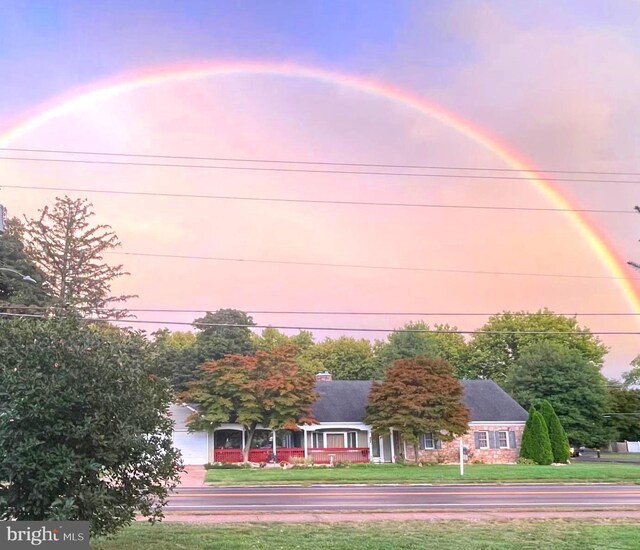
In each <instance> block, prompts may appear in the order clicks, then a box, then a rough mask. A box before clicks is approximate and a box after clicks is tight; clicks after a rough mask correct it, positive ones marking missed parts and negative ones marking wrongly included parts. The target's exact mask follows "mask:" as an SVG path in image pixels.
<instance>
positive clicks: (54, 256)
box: [24, 197, 133, 318]
mask: <svg viewBox="0 0 640 550" xmlns="http://www.w3.org/2000/svg"><path fill="white" fill-rule="evenodd" d="M92 208H93V205H92V204H91V203H90V202H88V201H87V200H86V199H71V198H69V197H63V198H60V197H57V198H56V203H55V205H54V206H53V208H49V207H48V206H45V207H44V208H43V209H42V210H40V215H39V216H38V217H36V218H33V219H27V220H26V226H25V233H24V234H25V250H26V253H27V256H28V257H29V259H30V260H31V261H32V262H33V263H34V264H35V265H36V266H37V267H38V269H39V270H40V271H41V272H42V273H43V276H44V281H45V283H46V285H47V291H48V292H49V293H50V294H51V296H52V297H53V298H54V299H55V302H56V303H57V305H61V306H64V307H71V308H73V309H75V310H77V311H78V312H80V313H82V314H86V315H92V316H97V317H106V316H109V317H116V318H122V317H126V316H127V315H128V314H127V312H125V311H122V310H121V309H114V308H113V307H112V306H113V304H116V303H119V302H124V301H126V300H127V299H129V298H132V297H133V296H111V285H112V283H113V282H114V281H115V280H117V279H119V278H120V277H122V276H124V275H128V273H127V272H126V271H125V270H124V268H123V266H122V265H109V264H108V263H107V262H105V260H104V258H103V255H104V254H105V253H109V252H111V251H113V250H115V249H116V248H118V247H119V246H120V241H119V240H118V237H117V235H116V234H115V233H114V232H113V231H112V230H111V227H110V226H108V225H105V224H93V223H92V218H93V217H94V216H95V213H94V212H93V210H92Z"/></svg>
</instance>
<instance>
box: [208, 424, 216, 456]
mask: <svg viewBox="0 0 640 550" xmlns="http://www.w3.org/2000/svg"><path fill="white" fill-rule="evenodd" d="M211 433H212V435H213V445H211V462H212V463H214V464H215V461H216V429H215V428H214V429H213V431H212V432H211ZM208 449H209V431H208V430H207V452H208Z"/></svg>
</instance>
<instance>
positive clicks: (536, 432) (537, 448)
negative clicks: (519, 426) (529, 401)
mask: <svg viewBox="0 0 640 550" xmlns="http://www.w3.org/2000/svg"><path fill="white" fill-rule="evenodd" d="M520 456H521V457H523V458H528V459H530V460H533V461H534V462H536V463H537V464H551V463H552V462H553V452H552V451H551V441H550V439H549V430H548V429H547V424H546V423H545V421H544V418H543V417H542V415H541V414H540V413H539V412H538V411H536V409H535V408H533V407H531V410H530V411H529V418H528V419H527V423H526V425H525V427H524V432H523V433H522V445H521V447H520Z"/></svg>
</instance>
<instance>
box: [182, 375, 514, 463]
mask: <svg viewBox="0 0 640 550" xmlns="http://www.w3.org/2000/svg"><path fill="white" fill-rule="evenodd" d="M372 384H373V382H371V381H369V380H366V381H364V380H356V381H351V380H331V377H330V375H328V374H327V373H323V374H321V375H318V377H317V382H316V391H317V392H318V395H319V397H318V400H317V401H316V403H315V404H314V406H313V413H314V416H315V418H316V420H317V422H318V423H317V424H313V425H302V426H299V428H300V429H299V430H297V431H292V430H267V429H265V430H260V431H259V432H258V433H257V435H256V438H255V439H254V446H255V448H253V449H251V452H250V456H249V459H250V460H251V461H252V462H267V461H268V460H273V459H274V458H275V459H276V460H278V461H282V460H288V459H289V458H291V457H312V458H313V460H314V462H315V463H318V464H322V463H325V464H327V463H331V462H335V461H340V460H348V461H350V462H396V460H397V459H398V458H399V457H403V458H406V459H408V460H413V459H414V456H413V452H414V451H413V445H408V444H406V443H405V442H404V441H402V438H401V437H400V434H399V433H398V432H397V431H394V430H390V431H389V433H381V434H379V433H375V432H373V431H372V429H371V426H368V425H367V424H365V423H364V418H365V416H366V411H365V409H366V406H367V401H368V396H369V390H370V389H371V385H372ZM462 386H463V390H464V397H463V402H464V404H465V406H466V407H467V408H468V409H469V413H470V419H471V420H470V422H469V431H468V433H467V434H466V435H464V436H463V438H462V441H463V444H464V446H465V447H466V449H465V450H466V452H467V454H468V458H469V460H471V461H480V462H484V463H492V464H497V463H509V462H515V461H516V459H517V457H518V453H519V450H520V442H521V438H522V430H523V429H524V424H525V422H526V420H527V412H526V411H525V410H524V409H523V408H522V407H521V406H520V405H518V403H516V402H515V401H514V400H513V399H512V398H511V397H510V396H509V395H508V394H507V393H506V392H505V391H504V390H503V389H502V388H500V386H498V385H497V384H496V383H495V382H493V381H491V380H463V381H462ZM196 411H197V409H196V407H194V406H192V405H188V404H180V405H178V404H176V405H173V406H172V414H173V418H174V421H175V428H174V445H175V446H176V447H177V448H178V449H180V450H181V451H182V454H183V459H184V461H185V463H186V464H203V463H206V462H240V461H241V460H242V447H243V443H244V435H245V434H244V431H243V429H242V426H240V425H239V424H222V425H220V426H219V427H218V428H216V429H215V430H212V431H211V432H192V433H189V432H188V431H187V426H186V422H187V419H188V417H189V416H190V415H191V414H193V412H196ZM458 457H459V441H453V442H446V441H441V440H439V439H438V434H423V435H422V437H421V438H420V459H421V460H425V461H432V462H456V461H457V460H458Z"/></svg>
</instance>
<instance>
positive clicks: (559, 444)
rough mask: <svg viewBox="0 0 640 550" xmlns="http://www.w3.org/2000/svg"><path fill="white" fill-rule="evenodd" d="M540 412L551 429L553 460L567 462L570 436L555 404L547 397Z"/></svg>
mask: <svg viewBox="0 0 640 550" xmlns="http://www.w3.org/2000/svg"><path fill="white" fill-rule="evenodd" d="M540 413H541V414H542V416H543V417H544V420H545V422H546V423H547V428H548V429H549V440H550V441H551V452H552V454H553V461H554V462H557V463H560V464H566V462H567V461H568V460H569V454H570V451H569V438H568V437H567V432H565V431H564V428H563V427H562V423H561V422H560V419H559V418H558V415H557V414H556V411H555V410H553V405H551V403H549V401H547V400H546V399H545V400H544V401H543V402H542V404H541V405H540Z"/></svg>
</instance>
